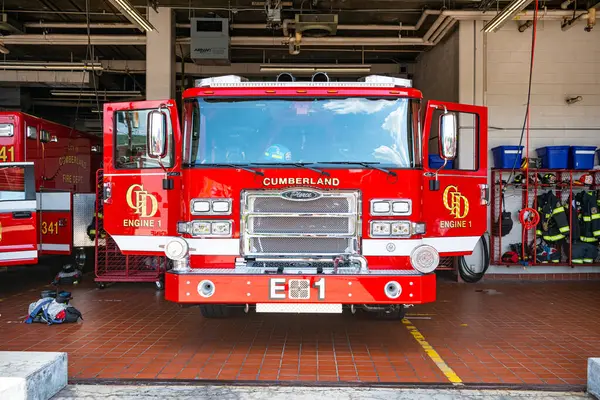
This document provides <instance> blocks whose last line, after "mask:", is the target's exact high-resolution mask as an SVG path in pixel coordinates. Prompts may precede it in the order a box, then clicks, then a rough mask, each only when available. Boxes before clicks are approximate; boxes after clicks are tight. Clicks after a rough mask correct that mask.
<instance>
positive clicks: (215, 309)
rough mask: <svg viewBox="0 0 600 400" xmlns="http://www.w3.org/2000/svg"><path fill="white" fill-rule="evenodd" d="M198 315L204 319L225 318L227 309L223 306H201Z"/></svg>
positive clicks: (227, 312) (227, 314)
mask: <svg viewBox="0 0 600 400" xmlns="http://www.w3.org/2000/svg"><path fill="white" fill-rule="evenodd" d="M200 313H202V316H203V317H204V318H227V317H228V316H229V308H228V307H227V306H226V305H225V304H201V305H200Z"/></svg>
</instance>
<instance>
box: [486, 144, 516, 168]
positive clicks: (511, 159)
mask: <svg viewBox="0 0 600 400" xmlns="http://www.w3.org/2000/svg"><path fill="white" fill-rule="evenodd" d="M492 154H493V155H494V167H496V168H503V169H509V168H513V167H515V168H521V160H522V158H523V146H498V147H494V148H493V149H492ZM515 160H517V162H516V163H515Z"/></svg>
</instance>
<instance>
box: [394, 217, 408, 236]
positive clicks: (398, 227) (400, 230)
mask: <svg viewBox="0 0 600 400" xmlns="http://www.w3.org/2000/svg"><path fill="white" fill-rule="evenodd" d="M410 225H411V224H410V222H409V221H401V222H393V223H392V236H409V235H410Z"/></svg>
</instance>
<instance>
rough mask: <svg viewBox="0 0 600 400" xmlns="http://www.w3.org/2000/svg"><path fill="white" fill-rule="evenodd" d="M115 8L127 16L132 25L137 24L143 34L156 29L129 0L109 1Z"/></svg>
mask: <svg viewBox="0 0 600 400" xmlns="http://www.w3.org/2000/svg"><path fill="white" fill-rule="evenodd" d="M108 1H109V2H110V3H111V4H112V5H113V6H115V7H116V8H117V9H118V10H119V11H121V14H123V15H124V16H125V18H127V19H128V20H129V21H131V23H133V24H135V25H136V26H137V27H138V28H139V29H140V30H141V31H142V32H152V31H153V30H154V27H153V26H152V24H151V23H150V22H148V20H147V19H146V18H144V16H143V15H142V14H140V12H139V11H138V10H136V9H135V7H134V6H133V5H132V4H131V3H130V2H129V0H108Z"/></svg>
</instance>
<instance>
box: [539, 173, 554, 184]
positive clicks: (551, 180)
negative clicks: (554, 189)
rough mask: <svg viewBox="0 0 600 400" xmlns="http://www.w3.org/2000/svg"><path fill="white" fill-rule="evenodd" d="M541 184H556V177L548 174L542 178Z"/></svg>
mask: <svg viewBox="0 0 600 400" xmlns="http://www.w3.org/2000/svg"><path fill="white" fill-rule="evenodd" d="M542 183H545V184H550V185H553V184H555V183H556V175H554V174H551V173H548V174H544V176H543V177H542Z"/></svg>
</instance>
